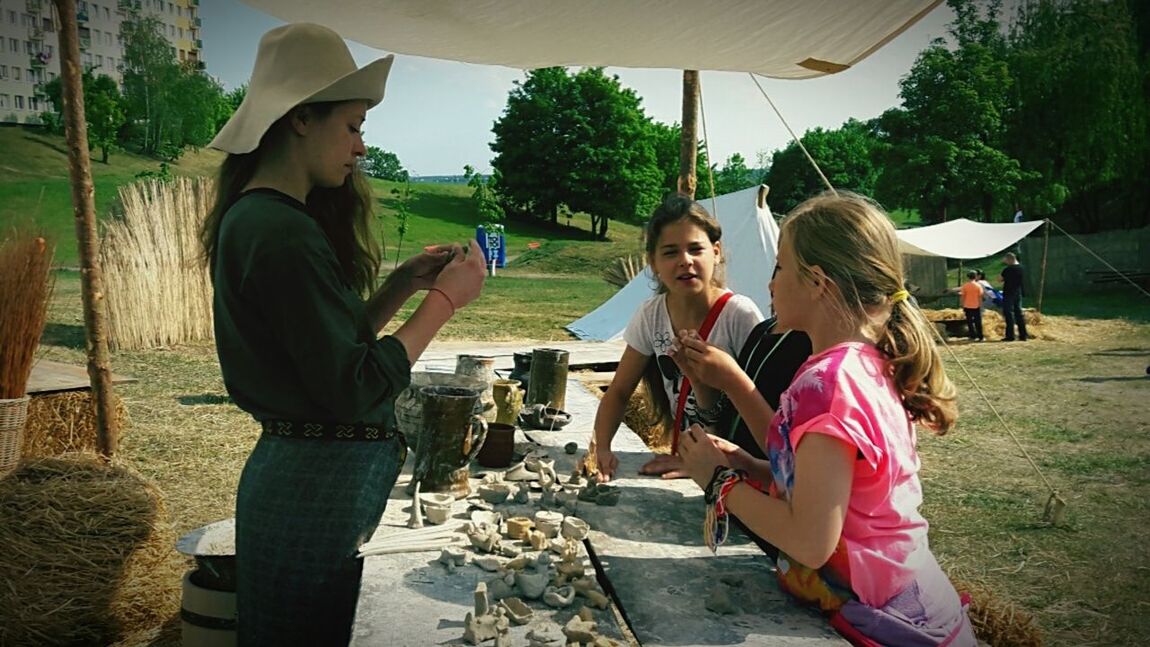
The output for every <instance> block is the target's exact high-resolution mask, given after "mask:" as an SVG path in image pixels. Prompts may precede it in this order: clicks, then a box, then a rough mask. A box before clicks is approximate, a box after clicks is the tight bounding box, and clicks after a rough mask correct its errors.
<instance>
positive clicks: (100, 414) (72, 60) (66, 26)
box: [53, 0, 120, 458]
mask: <svg viewBox="0 0 1150 647" xmlns="http://www.w3.org/2000/svg"><path fill="white" fill-rule="evenodd" d="M53 2H54V3H55V4H56V13H57V14H58V15H59V17H60V75H61V77H62V79H61V80H62V85H63V88H62V89H63V93H62V94H63V103H64V105H63V113H64V139H65V140H66V142H67V145H68V175H69V177H70V179H71V184H72V210H73V213H74V216H75V222H76V240H77V242H78V244H79V250H78V251H79V254H80V294H81V296H82V300H83V303H84V332H85V346H86V347H87V351H88V379H89V380H90V381H91V383H92V398H93V401H94V404H95V409H96V445H97V447H96V448H97V450H99V452H100V454H102V455H103V456H104V457H105V458H111V457H112V456H114V455H115V453H116V449H117V447H118V445H119V436H120V430H119V425H118V424H117V421H116V416H115V410H114V407H113V406H112V369H111V366H110V363H109V359H108V338H107V334H106V332H105V326H104V286H103V283H104V280H103V273H102V272H101V270H100V259H99V242H98V240H97V239H96V205H95V200H94V193H95V189H94V187H93V185H92V160H91V158H90V157H89V155H88V124H87V121H86V120H85V117H84V84H83V77H82V75H81V71H80V34H79V28H78V24H77V21H76V0H53Z"/></svg>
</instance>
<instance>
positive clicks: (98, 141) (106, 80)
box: [44, 69, 126, 164]
mask: <svg viewBox="0 0 1150 647" xmlns="http://www.w3.org/2000/svg"><path fill="white" fill-rule="evenodd" d="M61 80H62V77H57V78H55V79H52V80H51V81H49V82H48V83H47V84H45V86H44V92H45V93H46V94H47V95H48V100H49V101H51V103H52V106H53V107H54V108H55V113H54V116H53V118H52V119H51V120H48V121H51V122H52V123H62V122H61V117H60V113H61V110H62V109H63V107H64V103H63V99H62V96H63V92H62V88H61ZM82 80H83V85H84V117H85V119H86V120H87V123H88V148H90V149H92V150H95V149H97V148H99V149H100V161H101V162H103V163H104V164H107V163H108V153H109V151H110V150H111V149H113V148H115V147H116V142H117V140H118V138H119V133H120V128H121V127H122V126H123V125H124V121H125V119H126V116H125V113H124V97H123V96H122V95H121V94H120V88H119V87H117V86H116V81H115V79H113V78H112V77H110V76H106V75H104V74H100V75H94V74H93V73H92V70H90V69H89V70H85V71H84V73H83V76H82Z"/></svg>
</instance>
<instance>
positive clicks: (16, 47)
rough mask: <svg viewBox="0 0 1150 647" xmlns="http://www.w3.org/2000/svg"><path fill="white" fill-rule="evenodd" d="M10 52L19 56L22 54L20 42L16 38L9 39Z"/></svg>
mask: <svg viewBox="0 0 1150 647" xmlns="http://www.w3.org/2000/svg"><path fill="white" fill-rule="evenodd" d="M8 50H9V51H11V52H12V53H13V54H19V53H20V41H18V40H16V39H15V38H9V39H8Z"/></svg>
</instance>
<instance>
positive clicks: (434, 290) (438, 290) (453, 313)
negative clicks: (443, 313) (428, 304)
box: [427, 288, 455, 317]
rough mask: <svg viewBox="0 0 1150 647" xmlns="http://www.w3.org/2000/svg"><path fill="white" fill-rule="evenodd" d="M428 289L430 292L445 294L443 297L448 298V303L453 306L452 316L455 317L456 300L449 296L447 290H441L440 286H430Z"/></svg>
mask: <svg viewBox="0 0 1150 647" xmlns="http://www.w3.org/2000/svg"><path fill="white" fill-rule="evenodd" d="M427 291H428V292H438V293H439V294H441V295H443V298H444V299H447V305H448V306H451V316H453V317H454V316H455V302H454V301H452V300H451V297H449V296H447V293H446V292H444V291H443V290H441V289H439V288H428V289H427Z"/></svg>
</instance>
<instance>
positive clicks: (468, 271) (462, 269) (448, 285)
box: [431, 240, 487, 309]
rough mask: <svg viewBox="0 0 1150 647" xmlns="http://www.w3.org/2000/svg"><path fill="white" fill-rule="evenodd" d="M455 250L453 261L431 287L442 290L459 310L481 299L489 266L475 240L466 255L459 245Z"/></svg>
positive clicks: (441, 271)
mask: <svg viewBox="0 0 1150 647" xmlns="http://www.w3.org/2000/svg"><path fill="white" fill-rule="evenodd" d="M455 249H456V250H457V251H456V252H455V254H454V256H452V258H451V261H449V262H448V263H447V264H446V265H444V266H443V268H442V269H441V270H439V272H438V274H437V276H436V277H435V281H434V282H433V283H432V285H431V287H433V288H435V289H437V290H441V291H442V292H443V293H444V294H445V295H446V296H447V298H448V299H450V300H451V305H452V306H453V307H454V308H455V309H459V308H462V307H463V306H465V305H467V304H469V303H471V302H472V301H474V300H475V299H476V298H478V297H479V293H480V291H482V290H483V282H484V281H485V280H486V279H487V266H486V265H484V263H483V250H481V249H480V248H479V243H477V242H475V241H474V240H472V241H471V243H470V245H469V247H468V251H467V253H466V254H464V253H463V250H462V249H460V248H459V246H458V245H456V246H455Z"/></svg>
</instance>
